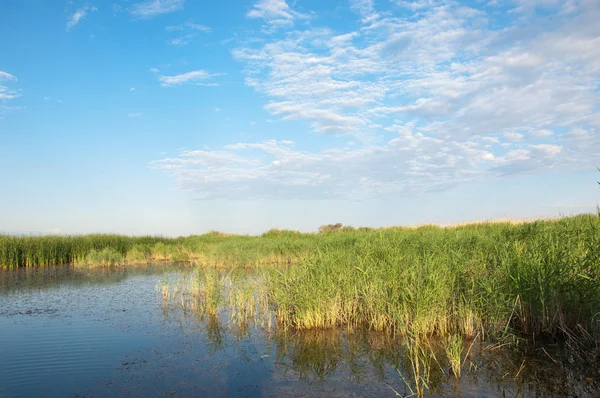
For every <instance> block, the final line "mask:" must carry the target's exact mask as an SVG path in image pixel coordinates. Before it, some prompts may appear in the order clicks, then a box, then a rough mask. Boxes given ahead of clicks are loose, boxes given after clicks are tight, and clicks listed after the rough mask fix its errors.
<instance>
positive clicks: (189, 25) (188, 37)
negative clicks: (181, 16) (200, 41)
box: [165, 21, 212, 46]
mask: <svg viewBox="0 0 600 398" xmlns="http://www.w3.org/2000/svg"><path fill="white" fill-rule="evenodd" d="M165 30H167V31H169V32H186V34H184V35H182V36H179V37H175V38H172V39H169V40H168V43H169V44H170V45H172V46H186V45H188V44H189V43H190V42H191V41H192V40H193V39H194V38H196V37H197V36H198V32H203V33H210V32H211V31H212V30H211V29H210V28H209V27H208V26H205V25H200V24H196V23H193V22H190V21H188V22H185V23H183V24H181V25H170V26H167V27H165Z"/></svg>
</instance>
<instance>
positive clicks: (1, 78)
mask: <svg viewBox="0 0 600 398" xmlns="http://www.w3.org/2000/svg"><path fill="white" fill-rule="evenodd" d="M16 81H17V78H16V77H15V76H14V75H11V74H10V73H8V72H3V71H1V70H0V119H3V118H4V116H3V115H4V114H6V113H9V112H12V111H16V110H19V109H21V107H19V106H9V105H4V103H6V102H8V101H10V100H13V99H15V98H17V97H20V96H21V93H20V92H19V91H18V90H15V89H11V88H10V87H9V86H8V85H10V84H12V83H13V82H16Z"/></svg>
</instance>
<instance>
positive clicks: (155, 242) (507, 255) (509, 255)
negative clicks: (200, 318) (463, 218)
mask: <svg viewBox="0 0 600 398" xmlns="http://www.w3.org/2000/svg"><path fill="white" fill-rule="evenodd" d="M153 262H182V263H193V264H201V265H204V266H206V267H208V268H206V267H205V271H203V272H202V273H201V274H199V276H198V285H199V288H198V289H200V293H199V294H200V295H201V296H202V297H204V298H205V302H204V303H203V307H206V308H208V309H210V311H211V312H215V311H216V308H217V307H218V306H219V305H222V304H223V303H224V302H225V301H226V300H224V298H223V297H221V295H220V294H219V293H218V292H219V290H218V289H217V285H218V284H219V283H222V281H221V280H219V279H218V278H217V276H215V275H216V274H215V275H213V274H211V273H210V272H209V268H219V267H221V268H228V269H236V268H239V267H251V268H258V269H260V270H261V273H262V274H261V275H262V282H261V284H260V290H261V291H262V294H261V295H260V296H261V297H263V298H262V300H263V301H264V302H266V303H267V304H263V305H262V307H263V308H264V307H269V308H270V309H271V310H272V311H273V313H274V316H275V319H276V320H277V322H278V324H279V325H280V327H284V328H292V329H296V330H304V329H319V328H332V327H339V326H344V327H349V328H356V327H366V328H369V329H372V330H377V331H389V332H391V333H393V334H398V335H401V336H407V335H414V336H417V337H415V341H421V340H422V339H424V338H430V337H442V339H446V338H447V336H456V337H455V338H456V339H458V338H460V339H464V340H465V341H469V340H472V339H473V338H474V336H475V335H477V334H478V333H481V334H482V336H484V337H485V336H492V337H502V336H503V335H506V334H519V335H523V336H526V337H532V338H560V337H561V336H565V335H568V336H570V338H575V339H577V338H579V337H581V338H584V337H585V339H586V340H588V341H594V342H595V343H597V342H599V341H600V338H598V334H599V332H600V317H599V316H598V315H599V314H600V217H599V216H598V215H594V214H586V215H579V216H573V217H566V218H562V219H558V220H545V221H534V222H527V223H522V224H516V225H515V224H511V223H479V224H471V225H464V226H458V227H453V228H443V227H435V226H424V227H420V228H400V227H398V228H385V229H368V228H360V229H354V228H348V227H344V228H335V229H332V230H327V231H325V232H323V233H319V234H316V233H315V234H301V233H298V232H295V231H285V230H271V231H268V232H267V233H265V234H263V235H262V236H240V235H225V234H221V233H216V232H213V233H208V234H204V235H197V236H189V237H182V238H162V237H125V236H118V235H87V236H41V237H14V236H0V264H1V265H2V266H3V267H7V268H15V267H33V266H44V265H51V264H66V263H75V264H78V265H87V266H117V265H127V264H148V263H153ZM238 285H239V283H237V282H236V283H233V284H232V286H234V288H237V286H238ZM242 285H243V283H242ZM240 286H241V285H240ZM257 286H258V285H257ZM257 286H251V287H248V286H246V287H239V288H238V290H235V291H234V293H235V294H234V297H233V298H232V299H231V300H234V301H235V302H236V303H238V307H239V308H240V312H244V313H248V312H251V311H252V310H251V309H250V308H249V307H247V306H246V305H245V304H244V303H245V302H246V301H247V300H249V297H251V296H252V295H253V291H255V290H256V289H258V287H257ZM454 346H457V344H454ZM450 354H451V355H450ZM450 354H449V355H450V356H452V357H456V356H457V355H456V352H455V351H451V352H450ZM453 368H454V366H453ZM454 372H455V374H457V373H459V372H458V369H457V370H454Z"/></svg>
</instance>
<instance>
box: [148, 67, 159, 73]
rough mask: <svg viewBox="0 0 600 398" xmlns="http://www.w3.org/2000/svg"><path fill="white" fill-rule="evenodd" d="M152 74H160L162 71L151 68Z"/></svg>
mask: <svg viewBox="0 0 600 398" xmlns="http://www.w3.org/2000/svg"><path fill="white" fill-rule="evenodd" d="M150 72H152V73H158V72H160V69H158V68H150Z"/></svg>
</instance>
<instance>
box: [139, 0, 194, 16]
mask: <svg viewBox="0 0 600 398" xmlns="http://www.w3.org/2000/svg"><path fill="white" fill-rule="evenodd" d="M184 3H185V0H147V1H143V2H141V3H137V4H134V5H133V6H132V7H131V9H130V10H129V12H130V13H131V15H133V16H135V17H138V18H144V19H148V18H153V17H156V16H158V15H162V14H168V13H171V12H175V11H181V10H183V4H184Z"/></svg>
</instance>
